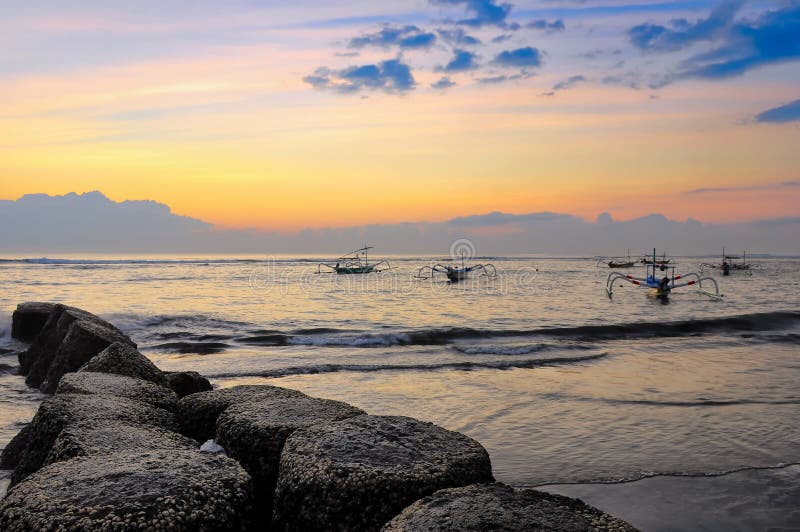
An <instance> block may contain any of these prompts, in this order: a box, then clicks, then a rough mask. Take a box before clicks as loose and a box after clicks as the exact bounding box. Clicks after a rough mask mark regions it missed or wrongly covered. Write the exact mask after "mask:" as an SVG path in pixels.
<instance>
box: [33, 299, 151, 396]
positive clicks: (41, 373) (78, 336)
mask: <svg viewBox="0 0 800 532" xmlns="http://www.w3.org/2000/svg"><path fill="white" fill-rule="evenodd" d="M78 321H80V322H84V323H87V324H91V325H87V326H86V327H80V328H79V329H77V330H75V331H73V337H72V338H71V339H70V343H68V344H67V345H62V344H63V343H64V340H65V339H66V337H67V335H68V334H69V333H70V331H71V330H72V329H71V328H72V325H73V324H74V323H75V322H78ZM92 332H95V333H99V334H101V338H100V339H98V338H94V337H93V335H92ZM103 338H108V339H110V338H114V341H121V342H123V343H127V344H130V345H132V346H133V347H136V344H135V343H133V341H132V340H131V339H130V338H128V337H127V336H125V334H124V333H122V331H120V330H119V329H117V328H116V327H115V326H113V325H111V324H110V323H108V322H107V321H105V320H102V319H100V318H98V317H97V316H95V315H94V314H91V313H89V312H86V311H85V310H81V309H77V308H73V307H67V306H64V305H55V306H54V307H53V310H52V311H51V312H50V316H49V317H48V318H47V322H46V323H45V325H44V327H42V330H41V332H40V333H39V335H38V336H37V337H36V339H35V340H34V341H33V343H32V344H31V345H30V347H29V348H28V349H27V350H26V351H24V352H23V353H22V354H20V357H19V360H20V372H21V373H22V374H23V375H27V378H26V379H25V382H26V384H28V386H31V387H33V388H39V387H40V386H42V384H43V383H44V382H45V380H48V381H50V382H48V384H47V387H48V388H49V389H50V391H49V393H52V392H54V391H55V387H56V386H57V385H58V378H60V375H59V372H61V373H62V374H63V373H65V372H66V371H64V368H69V369H68V371H75V370H77V369H78V368H79V367H80V366H81V365H83V363H85V362H87V361H88V360H89V359H90V358H91V356H94V355H96V354H97V353H99V351H96V350H95V349H97V347H98V346H100V345H103V343H104V342H105V340H103ZM108 345H109V344H108V343H105V345H104V346H103V349H104V348H105V347H107V346H108ZM62 347H63V348H64V352H63V353H61V354H59V351H61V349H62ZM84 348H88V349H90V350H91V351H90V352H84V351H83V349H84ZM101 350H102V349H101ZM89 354H91V356H88V355H89ZM73 355H74V356H75V360H74V361H73V360H72V356H73ZM57 357H58V358H59V362H58V364H57V365H56V368H51V366H52V365H53V362H54V361H55V360H56V358H57ZM81 360H82V361H81ZM78 362H80V363H78ZM70 364H73V367H71V368H70Z"/></svg>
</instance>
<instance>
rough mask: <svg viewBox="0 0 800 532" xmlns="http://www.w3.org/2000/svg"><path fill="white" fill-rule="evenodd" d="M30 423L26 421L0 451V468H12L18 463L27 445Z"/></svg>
mask: <svg viewBox="0 0 800 532" xmlns="http://www.w3.org/2000/svg"><path fill="white" fill-rule="evenodd" d="M30 430H31V425H30V423H28V424H27V425H25V426H24V427H22V430H20V431H19V432H17V435H16V436H14V437H13V438H11V441H10V442H8V445H6V446H5V448H4V449H3V452H2V453H0V469H14V468H15V467H17V464H18V463H19V460H20V457H21V455H22V452H23V451H24V450H25V448H26V447H27V446H28V438H29V435H30Z"/></svg>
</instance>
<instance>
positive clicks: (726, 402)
mask: <svg viewBox="0 0 800 532" xmlns="http://www.w3.org/2000/svg"><path fill="white" fill-rule="evenodd" d="M540 397H542V398H543V399H549V400H558V401H578V402H586V403H604V404H608V405H632V406H655V407H660V406H663V407H689V408H697V407H726V406H746V405H773V406H776V405H800V398H786V399H703V398H698V399H694V400H687V401H669V400H656V399H617V398H609V397H589V396H580V395H568V394H560V393H550V394H542V395H541V396H540Z"/></svg>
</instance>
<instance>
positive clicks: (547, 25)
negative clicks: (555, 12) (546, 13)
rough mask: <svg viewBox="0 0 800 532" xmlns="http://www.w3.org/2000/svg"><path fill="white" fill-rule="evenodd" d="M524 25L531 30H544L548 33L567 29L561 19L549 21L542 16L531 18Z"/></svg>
mask: <svg viewBox="0 0 800 532" xmlns="http://www.w3.org/2000/svg"><path fill="white" fill-rule="evenodd" d="M525 27H526V28H528V29H532V30H542V31H546V32H548V33H552V32H558V31H564V30H565V29H567V27H566V25H564V21H563V20H561V19H558V20H554V21H552V22H551V21H548V20H546V19H543V18H540V19H536V20H532V21H530V22H528V23H527V24H525Z"/></svg>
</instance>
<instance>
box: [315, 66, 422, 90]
mask: <svg viewBox="0 0 800 532" xmlns="http://www.w3.org/2000/svg"><path fill="white" fill-rule="evenodd" d="M303 81H305V82H306V83H308V84H309V85H311V86H312V87H314V88H316V89H325V90H333V91H335V92H339V93H353V92H358V91H361V90H373V91H374V90H380V91H383V92H387V93H390V94H392V93H402V92H407V91H410V90H413V89H414V87H415V86H416V84H417V82H416V81H415V80H414V76H413V75H412V73H411V68H410V67H409V66H408V65H406V64H405V63H403V62H401V61H400V60H399V59H390V60H388V61H382V62H380V63H378V64H368V65H360V66H352V67H349V68H345V69H342V70H333V69H330V68H326V67H322V68H318V69H317V70H316V71H314V73H313V74H312V75H310V76H306V77H304V78H303Z"/></svg>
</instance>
